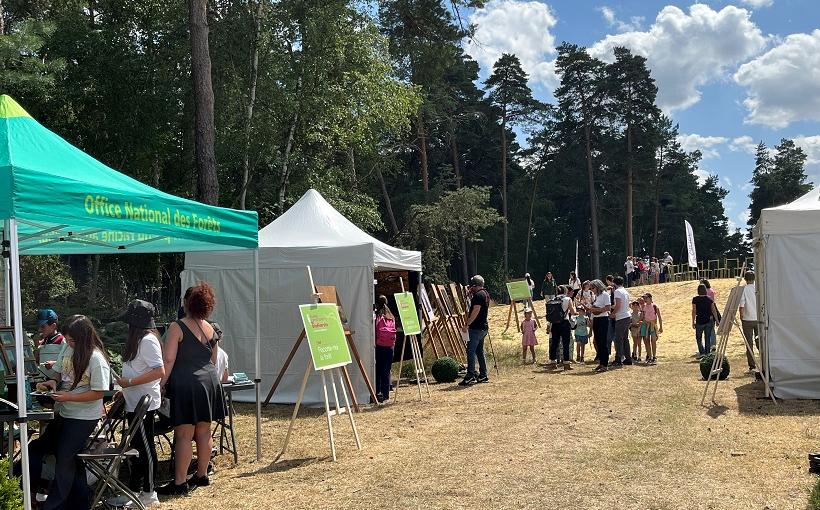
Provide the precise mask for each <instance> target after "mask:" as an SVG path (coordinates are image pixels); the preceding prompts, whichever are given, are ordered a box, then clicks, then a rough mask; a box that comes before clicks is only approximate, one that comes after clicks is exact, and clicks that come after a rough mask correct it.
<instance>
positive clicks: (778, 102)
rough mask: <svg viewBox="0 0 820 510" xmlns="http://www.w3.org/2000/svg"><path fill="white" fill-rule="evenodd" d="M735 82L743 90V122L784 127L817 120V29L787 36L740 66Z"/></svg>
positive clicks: (819, 51)
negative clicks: (744, 112) (745, 113)
mask: <svg viewBox="0 0 820 510" xmlns="http://www.w3.org/2000/svg"><path fill="white" fill-rule="evenodd" d="M734 79H735V82H737V83H738V84H739V85H740V86H742V87H744V88H746V99H745V100H744V101H743V105H744V106H745V107H746V109H747V110H748V112H749V113H748V115H747V116H746V122H749V123H752V124H763V125H765V126H769V127H772V128H783V127H786V126H788V125H789V124H790V123H792V122H795V121H800V120H810V121H812V120H814V121H816V120H820V30H814V31H813V32H812V33H811V34H792V35H790V36H788V37H786V39H785V40H783V41H782V42H781V43H780V44H778V45H777V46H775V47H774V48H772V49H771V50H769V51H767V52H766V53H764V54H763V55H760V56H759V57H757V58H755V59H753V60H752V61H750V62H747V63H745V64H743V65H742V66H740V68H739V69H738V70H737V72H736V73H735V75H734Z"/></svg>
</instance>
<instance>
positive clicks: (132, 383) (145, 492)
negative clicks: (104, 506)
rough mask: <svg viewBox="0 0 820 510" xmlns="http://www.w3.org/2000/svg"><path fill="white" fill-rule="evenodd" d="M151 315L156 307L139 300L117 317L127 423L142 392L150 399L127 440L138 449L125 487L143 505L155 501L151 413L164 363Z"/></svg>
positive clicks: (124, 502) (121, 501) (116, 502)
mask: <svg viewBox="0 0 820 510" xmlns="http://www.w3.org/2000/svg"><path fill="white" fill-rule="evenodd" d="M155 316H156V308H154V305H153V304H151V303H149V302H147V301H143V300H141V299H135V300H134V301H131V303H129V305H128V310H127V311H126V312H125V314H124V315H123V316H122V317H121V320H122V321H123V322H125V323H126V324H128V337H127V340H126V341H125V348H124V350H123V355H122V361H123V363H122V377H119V378H117V383H118V384H119V385H120V386H121V387H122V397H123V398H124V399H125V412H126V416H127V418H128V421H129V423H130V422H131V420H133V419H134V410H135V409H136V407H137V403H138V402H139V400H140V399H141V398H142V397H143V395H148V396H149V397H150V399H151V400H150V402H149V404H148V412H146V413H145V418H144V419H143V421H142V429H141V430H140V431H139V432H138V433H137V436H136V437H135V438H134V441H133V442H132V443H131V444H132V445H133V447H134V448H135V449H136V450H137V451H138V452H139V456H138V457H137V458H135V459H132V460H131V469H130V478H129V481H128V486H129V487H130V488H131V490H132V491H134V492H135V493H137V497H138V498H139V500H140V502H141V503H142V505H143V506H145V507H148V506H152V505H156V504H159V499H158V498H157V493H156V491H155V489H154V475H155V473H156V466H157V451H156V448H155V447H154V415H155V413H156V410H157V409H159V407H160V405H161V404H162V395H161V393H160V384H159V383H160V380H161V379H162V378H163V377H164V376H165V364H164V363H163V361H162V346H161V345H160V342H159V334H158V333H157V325H156V322H155V321H154V317H155ZM108 504H109V505H111V506H115V507H120V506H132V505H134V502H132V501H130V499H129V498H127V497H119V498H111V499H110V500H109V501H108Z"/></svg>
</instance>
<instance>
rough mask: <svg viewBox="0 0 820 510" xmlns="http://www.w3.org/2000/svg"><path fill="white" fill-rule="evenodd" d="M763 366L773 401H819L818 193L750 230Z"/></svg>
mask: <svg viewBox="0 0 820 510" xmlns="http://www.w3.org/2000/svg"><path fill="white" fill-rule="evenodd" d="M754 234H755V235H754V247H755V270H756V273H757V278H756V280H757V281H756V283H757V286H756V287H757V296H758V319H759V321H760V333H761V353H762V357H763V366H764V368H765V369H766V371H767V372H768V375H769V377H770V379H771V382H772V385H773V387H774V394H775V396H776V397H778V398H787V399H791V398H807V399H820V336H818V331H820V311H819V310H818V309H817V303H818V302H820V285H818V283H820V257H818V256H817V254H818V253H820V188H815V189H813V190H812V191H810V192H809V193H807V194H806V195H804V196H802V197H800V198H798V199H797V200H795V201H794V202H792V203H790V204H786V205H782V206H779V207H772V208H768V209H763V211H761V214H760V220H759V221H758V223H757V225H756V226H755V229H754Z"/></svg>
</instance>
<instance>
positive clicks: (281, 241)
mask: <svg viewBox="0 0 820 510" xmlns="http://www.w3.org/2000/svg"><path fill="white" fill-rule="evenodd" d="M259 244H260V249H259V272H260V273H259V277H260V306H261V310H262V318H261V321H262V325H261V336H262V340H261V342H262V345H261V355H260V356H261V360H260V361H261V371H262V374H263V379H264V381H265V384H266V385H267V384H271V383H272V382H273V379H274V378H275V377H276V375H277V374H278V373H279V371H280V369H281V367H282V365H283V363H284V361H285V358H286V357H287V355H288V353H289V352H290V349H291V347H292V346H293V343H294V342H295V341H296V338H297V337H298V336H299V334H300V333H301V331H302V323H301V319H300V318H299V311H298V305H300V304H304V303H309V302H310V300H311V298H310V292H309V283H308V280H307V276H306V274H305V266H307V265H309V266H310V267H311V270H312V271H313V278H314V281H315V282H316V284H317V285H334V286H336V289H337V292H338V294H339V299H340V301H341V303H342V305H343V307H344V311H345V313H346V315H347V317H348V327H349V328H350V329H351V330H353V331H354V332H355V335H354V338H355V341H356V346H357V348H358V350H359V354H360V355H361V357H362V361H363V363H364V365H365V367H366V369H367V371H368V376H369V377H370V378H371V381H372V380H373V378H374V376H375V359H374V354H375V353H374V348H373V343H374V331H373V308H372V306H373V302H374V295H373V277H374V271H378V270H393V269H397V270H410V271H420V270H421V253H419V252H413V251H407V250H402V249H399V248H394V247H392V246H389V245H387V244H385V243H383V242H381V241H379V240H377V239H375V238H373V237H371V236H370V235H368V234H367V233H365V232H364V231H362V230H361V229H359V228H358V227H357V226H356V225H354V224H353V223H352V222H350V221H349V220H347V218H345V217H344V216H343V215H342V214H340V213H339V212H338V211H336V210H335V209H334V208H333V207H332V206H331V205H330V204H329V203H328V202H327V201H326V200H325V199H324V198H323V197H322V196H321V195H320V194H319V193H318V192H317V191H315V190H309V191H308V192H307V193H305V195H304V196H303V197H302V198H301V199H299V201H297V202H296V203H295V204H294V205H293V206H292V207H291V208H290V209H288V210H287V211H286V212H285V213H284V214H283V215H282V216H280V217H279V218H277V219H276V220H275V221H274V222H272V223H271V224H270V225H268V226H267V227H265V228H263V229H262V230H260V231H259ZM199 280H207V281H209V282H210V283H211V284H212V285H213V286H214V288H215V290H216V293H217V298H218V300H219V304H218V305H217V309H216V311H215V315H214V317H215V318H216V320H218V321H220V323H221V325H222V326H223V329H224V330H225V331H231V334H232V336H231V337H228V338H226V339H225V342H224V345H223V348H224V349H225V351H226V352H227V353H228V355H229V358H230V366H231V371H246V370H250V368H251V367H253V363H254V358H253V356H254V351H253V345H252V337H253V334H252V333H253V331H252V328H251V327H250V323H249V318H250V316H249V313H251V309H250V308H249V305H248V304H249V303H250V302H252V296H253V292H252V290H253V289H252V286H251V285H252V282H253V278H252V260H251V258H250V257H249V256H248V255H247V254H243V253H240V252H232V253H229V252H216V253H207V252H200V253H189V254H186V256H185V271H184V272H183V275H182V283H183V286H187V285H191V284H193V283H195V282H197V281H199ZM308 359H309V353H308V350H307V346H306V345H303V346H302V347H301V348H300V349H299V351H298V352H297V355H296V357H295V358H294V360H293V362H292V363H291V364H290V366H289V368H288V370H287V372H286V373H285V376H284V378H283V379H282V382H281V383H280V385H279V387H278V388H277V390H276V393H274V395H273V398H272V400H271V401H272V402H275V403H292V402H295V400H296V394H297V392H298V391H299V384H300V383H301V379H302V376H303V374H304V370H305V366H306V365H307V362H308ZM349 371H350V376H351V379H352V380H353V385H354V388H355V391H356V396H357V397H358V399H359V401H360V402H368V401H369V393H368V391H367V387H366V385H365V383H364V380H363V379H362V377H361V376H360V375H359V371H358V368H356V367H355V366H351V367H349ZM263 389H264V388H263ZM236 397H237V398H242V397H243V395H241V394H237V395H236ZM304 402H305V403H306V404H308V405H315V404H319V403H321V402H323V398H322V395H321V383H320V378H319V376H318V375H317V374H315V373H314V374H312V375H311V378H310V380H309V381H308V386H307V389H306V391H305V397H304Z"/></svg>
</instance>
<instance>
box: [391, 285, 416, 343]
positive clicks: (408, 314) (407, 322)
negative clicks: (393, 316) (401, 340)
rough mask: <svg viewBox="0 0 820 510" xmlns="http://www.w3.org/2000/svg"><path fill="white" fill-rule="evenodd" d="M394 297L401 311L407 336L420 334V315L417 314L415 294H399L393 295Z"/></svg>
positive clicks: (400, 316)
mask: <svg viewBox="0 0 820 510" xmlns="http://www.w3.org/2000/svg"><path fill="white" fill-rule="evenodd" d="M393 297H395V298H396V306H397V307H398V309H399V318H400V319H401V327H402V329H403V330H404V334H405V336H410V335H418V334H420V333H421V324H419V314H418V313H417V312H416V300H415V299H413V294H411V293H410V292H399V293H397V294H393Z"/></svg>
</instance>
